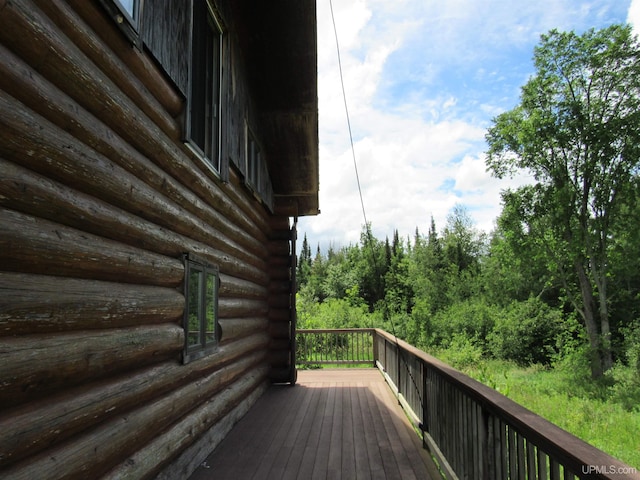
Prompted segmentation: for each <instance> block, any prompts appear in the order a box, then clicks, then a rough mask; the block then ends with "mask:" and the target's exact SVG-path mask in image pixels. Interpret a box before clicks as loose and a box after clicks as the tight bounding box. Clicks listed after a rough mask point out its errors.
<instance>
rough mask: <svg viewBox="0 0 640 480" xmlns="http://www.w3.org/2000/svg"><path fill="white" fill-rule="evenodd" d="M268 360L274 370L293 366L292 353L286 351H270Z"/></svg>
mask: <svg viewBox="0 0 640 480" xmlns="http://www.w3.org/2000/svg"><path fill="white" fill-rule="evenodd" d="M267 360H268V362H269V365H271V367H272V368H276V369H277V368H280V367H286V366H288V365H290V364H291V352H290V351H289V349H286V350H276V349H273V350H269V353H268V354H267Z"/></svg>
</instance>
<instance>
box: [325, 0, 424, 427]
mask: <svg viewBox="0 0 640 480" xmlns="http://www.w3.org/2000/svg"><path fill="white" fill-rule="evenodd" d="M329 8H330V9H331V21H332V23H333V33H334V36H335V38H336V51H337V53H338V70H339V71H340V85H341V86H342V98H343V100H344V110H345V113H346V116H347V127H348V129H349V141H350V143H351V155H352V157H353V168H354V170H355V172H356V182H357V184H358V194H359V195H360V205H361V206H362V216H363V217H364V225H365V228H366V229H367V237H366V238H367V240H368V243H369V248H370V250H371V258H372V259H373V268H374V270H375V272H376V276H380V270H379V268H378V262H377V261H376V255H375V249H374V248H373V234H372V233H371V228H370V226H369V222H368V221H367V212H366V210H365V208H364V199H363V197H362V187H361V186H360V175H358V162H357V161H356V150H355V148H354V146H353V134H352V131H351V120H350V117H349V106H348V103H347V92H346V89H345V88H344V75H343V73H342V60H341V58H340V43H339V42H338V29H337V28H336V19H335V16H334V13H333V2H332V0H329ZM384 316H385V317H387V316H388V308H387V307H386V306H385V309H384ZM388 320H389V324H390V325H391V334H392V335H393V338H394V339H395V342H396V346H397V347H398V355H399V356H400V358H401V359H402V360H403V363H404V364H405V367H406V369H407V373H408V374H409V377H410V378H411V381H412V383H413V385H414V387H415V389H416V393H417V394H418V397H419V399H420V404H421V405H422V406H423V409H424V403H423V400H422V395H420V390H419V389H418V385H417V383H416V380H415V378H414V377H413V375H412V374H411V369H410V368H409V364H408V363H407V359H406V358H404V355H402V354H401V352H402V349H401V348H400V345H399V343H398V336H397V335H396V328H395V324H394V322H393V320H392V319H391V318H388ZM397 387H398V393H399V392H400V385H398V386H397ZM423 421H426V419H423Z"/></svg>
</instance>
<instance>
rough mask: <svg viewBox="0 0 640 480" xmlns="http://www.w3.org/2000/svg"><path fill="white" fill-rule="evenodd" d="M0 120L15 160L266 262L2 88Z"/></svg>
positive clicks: (1, 149)
mask: <svg viewBox="0 0 640 480" xmlns="http://www.w3.org/2000/svg"><path fill="white" fill-rule="evenodd" d="M6 109H13V110H12V111H9V110H6ZM0 124H4V125H5V127H6V128H5V129H3V131H2V132H1V133H0V140H2V145H0V153H2V154H4V155H6V156H8V157H9V158H12V157H13V158H15V159H16V162H17V163H21V164H22V165H24V166H26V167H29V168H33V169H35V170H37V171H39V173H41V174H42V175H45V176H50V177H51V178H54V179H56V180H58V181H61V182H63V183H66V184H68V185H70V186H72V187H74V188H77V189H79V190H80V191H84V192H85V193H88V194H91V195H95V196H98V197H100V198H103V199H105V200H106V201H107V202H109V203H111V204H113V205H116V206H119V207H120V208H123V209H125V210H127V211H129V212H131V213H133V214H136V215H138V216H141V217H142V218H145V219H147V220H149V221H152V222H154V223H157V224H159V225H164V226H166V227H167V228H169V229H172V230H175V231H177V232H179V233H182V234H184V235H186V236H188V237H191V238H196V239H198V240H200V241H203V242H204V243H207V244H211V245H212V246H216V247H219V248H224V249H225V250H226V251H228V252H230V253H231V254H233V255H234V256H235V257H237V258H239V259H242V260H244V261H245V262H246V263H249V264H251V265H253V266H255V267H256V268H257V269H262V267H263V265H264V262H263V261H262V260H261V259H260V258H258V257H257V256H256V255H255V254H253V253H251V252H248V251H246V250H245V249H244V248H242V247H241V246H239V245H238V244H237V243H236V242H234V241H233V240H232V239H229V238H227V237H225V236H224V235H222V234H221V233H220V232H219V231H217V230H216V229H214V228H213V227H211V226H210V225H206V224H205V223H203V222H202V221H201V220H200V219H198V218H197V217H196V216H195V215H193V214H190V213H189V212H187V211H185V210H184V209H182V208H180V207H179V206H178V205H176V204H175V203H174V202H172V201H171V200H169V199H167V198H166V197H165V196H164V195H162V194H160V193H158V192H157V191H155V190H153V189H152V188H151V187H149V185H147V184H146V183H143V182H142V181H141V180H140V179H139V178H137V177H135V176H133V175H131V174H130V173H128V172H126V171H125V170H123V169H122V168H121V167H119V166H117V165H115V164H113V163H112V162H110V161H109V160H108V159H107V158H105V157H104V156H102V155H100V154H98V153H96V152H95V151H93V150H91V149H90V148H88V147H86V146H85V145H84V144H82V143H80V142H78V141H77V140H76V139H74V138H73V137H71V136H70V135H69V134H67V133H66V132H64V131H62V130H60V129H59V128H57V127H56V126H54V125H52V124H51V123H49V122H48V121H46V120H45V119H43V118H41V117H38V116H36V115H30V114H29V112H28V111H26V110H25V109H24V108H21V107H20V106H19V105H15V103H14V102H13V101H12V97H8V96H7V95H6V94H4V93H3V92H0ZM25 150H27V152H26V155H25Z"/></svg>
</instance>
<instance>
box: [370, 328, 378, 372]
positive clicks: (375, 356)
mask: <svg viewBox="0 0 640 480" xmlns="http://www.w3.org/2000/svg"><path fill="white" fill-rule="evenodd" d="M371 339H372V340H373V366H374V367H375V366H376V361H377V360H378V336H377V335H376V331H375V330H373V329H372V330H371Z"/></svg>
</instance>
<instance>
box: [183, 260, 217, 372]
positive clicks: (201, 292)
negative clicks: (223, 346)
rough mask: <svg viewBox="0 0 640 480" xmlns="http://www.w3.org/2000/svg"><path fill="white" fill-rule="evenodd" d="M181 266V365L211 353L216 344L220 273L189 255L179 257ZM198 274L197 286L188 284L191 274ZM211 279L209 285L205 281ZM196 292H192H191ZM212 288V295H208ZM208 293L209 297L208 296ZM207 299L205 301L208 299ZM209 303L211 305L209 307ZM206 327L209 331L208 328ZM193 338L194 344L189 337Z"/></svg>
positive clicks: (215, 267) (205, 262) (208, 264)
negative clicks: (182, 311) (182, 279)
mask: <svg viewBox="0 0 640 480" xmlns="http://www.w3.org/2000/svg"><path fill="white" fill-rule="evenodd" d="M182 258H183V264H184V298H185V308H184V314H183V320H182V326H183V328H184V348H183V354H182V361H183V363H185V364H186V363H189V362H191V361H193V360H197V359H199V358H202V357H204V356H206V355H209V354H211V353H213V352H214V351H215V350H216V349H217V347H218V343H219V341H220V336H221V328H220V324H219V321H218V320H219V319H218V297H219V292H220V270H219V268H218V267H217V266H215V265H212V264H211V263H209V262H207V261H206V260H204V259H201V258H199V257H197V256H195V255H193V254H190V253H185V254H183V255H182ZM193 273H196V274H198V275H197V276H198V282H197V285H193V284H192V281H191V280H192V274H193ZM209 276H211V277H213V282H212V283H211V285H209V283H208V277H209ZM194 288H195V289H197V291H196V292H193V290H194ZM209 288H212V289H213V291H212V292H208V290H209ZM209 293H210V295H208V294H209ZM208 297H209V298H208ZM192 300H193V301H194V305H195V307H196V310H197V311H196V319H195V320H196V328H192V326H193V322H192ZM209 300H211V302H212V303H213V304H212V305H211V304H209V303H210V302H209ZM209 325H210V328H209ZM194 333H195V334H196V337H195V341H192V339H193V338H194V336H193V334H194Z"/></svg>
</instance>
